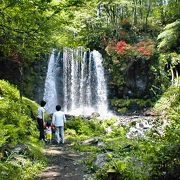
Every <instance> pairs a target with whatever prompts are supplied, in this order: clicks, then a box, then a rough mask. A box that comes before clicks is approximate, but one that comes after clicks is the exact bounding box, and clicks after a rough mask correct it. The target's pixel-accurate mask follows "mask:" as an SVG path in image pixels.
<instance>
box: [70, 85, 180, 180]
mask: <svg viewBox="0 0 180 180" xmlns="http://www.w3.org/2000/svg"><path fill="white" fill-rule="evenodd" d="M179 98H180V89H179V87H170V88H169V89H168V90H167V91H166V92H165V93H164V94H163V95H162V97H161V98H160V99H159V100H158V101H157V102H156V104H155V106H154V109H155V110H156V111H157V112H159V114H161V115H162V116H160V117H159V119H157V122H156V124H161V123H162V122H163V121H165V122H168V126H166V128H165V129H164V132H163V135H162V134H161V135H160V134H157V131H158V129H156V126H155V127H154V129H152V131H150V132H148V133H147V134H146V136H145V138H143V139H141V138H136V139H127V137H126V133H127V132H128V129H129V128H128V127H127V126H125V127H122V126H114V123H115V122H116V119H109V120H104V121H103V122H102V123H101V124H100V126H102V127H104V128H107V127H110V128H111V129H112V131H111V132H109V133H107V134H103V135H99V136H100V138H99V140H100V141H101V142H103V146H95V145H83V143H81V141H82V140H83V139H80V138H79V135H80V136H81V137H82V136H83V134H84V135H85V136H84V137H86V139H88V136H87V134H88V133H86V132H85V133H84V132H83V131H82V130H81V128H80V127H78V126H77V124H76V123H75V122H73V123H72V122H71V128H72V129H74V128H75V129H76V132H75V131H72V132H73V133H72V136H76V138H75V139H78V141H76V142H75V143H74V147H75V149H76V150H79V151H84V152H87V151H88V152H91V154H92V156H91V158H89V159H87V161H86V162H84V163H86V164H87V165H88V167H89V170H91V172H92V173H94V176H93V179H97V180H98V179H102V180H106V179H108V177H109V176H110V174H114V175H116V176H117V177H120V178H121V179H128V180H135V179H144V180H146V179H178V177H179V171H178V169H179V167H180V161H179V156H180V154H179V152H180V151H179V150H180V149H179V148H180V146H179V137H180V123H179V115H180V102H179ZM136 101H137V100H136ZM120 102H121V104H122V103H123V101H119V102H118V101H114V103H115V104H116V103H117V104H116V105H118V104H119V103H120ZM130 102H131V100H130V101H129V102H126V103H125V102H124V104H125V105H126V106H127V105H129V104H130ZM139 104H141V105H142V106H144V105H147V104H148V105H151V106H152V102H151V101H149V100H147V101H141V100H140V101H139ZM161 118H162V119H161ZM74 121H78V122H80V123H81V125H83V127H84V126H85V125H84V124H83V123H82V122H81V121H82V120H80V119H78V120H74ZM83 121H84V120H83ZM88 123H90V121H86V126H87V127H89V125H88ZM77 127H78V128H77ZM85 129H86V130H87V128H85ZM79 130H80V131H79ZM68 131H69V130H68ZM78 132H80V133H78ZM97 134H98V133H97ZM103 152H104V155H105V156H106V160H104V161H105V162H104V166H103V167H101V168H100V167H98V166H95V164H94V163H93V162H94V161H95V156H96V154H97V153H103Z"/></svg>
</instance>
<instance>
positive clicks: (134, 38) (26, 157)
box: [0, 0, 180, 179]
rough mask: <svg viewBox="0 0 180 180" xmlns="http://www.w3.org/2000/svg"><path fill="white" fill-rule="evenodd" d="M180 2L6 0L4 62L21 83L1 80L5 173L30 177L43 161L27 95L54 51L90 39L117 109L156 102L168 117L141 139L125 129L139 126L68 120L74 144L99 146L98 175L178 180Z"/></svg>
mask: <svg viewBox="0 0 180 180" xmlns="http://www.w3.org/2000/svg"><path fill="white" fill-rule="evenodd" d="M179 9H180V3H179V1H178V0H167V1H165V0H61V1H58V0H31V1H29V0H2V1H0V60H1V61H3V62H4V61H5V62H6V61H7V62H13V63H15V64H16V67H17V69H18V70H17V72H18V73H17V74H16V73H14V76H15V77H17V79H18V81H19V84H18V89H19V90H20V92H19V91H18V90H17V89H16V88H15V87H14V86H12V85H10V84H9V83H7V82H5V81H0V107H1V108H0V127H1V129H0V160H1V161H0V172H1V174H0V175H1V177H0V178H2V179H7V177H8V178H9V179H15V178H16V177H17V178H19V179H21V178H23V179H31V178H32V177H33V176H34V175H35V174H36V172H37V171H38V170H39V169H40V168H41V167H42V166H43V158H42V153H41V147H42V144H40V143H39V142H38V141H37V131H36V130H37V129H36V125H35V123H34V121H33V117H34V114H35V112H36V110H37V104H36V103H35V102H33V101H31V100H29V99H27V98H24V97H23V95H24V94H25V95H27V96H28V97H31V96H32V95H33V94H34V84H35V83H36V82H37V81H38V85H39V86H40V84H41V83H42V82H39V81H40V79H42V76H41V77H39V76H37V74H38V73H37V72H38V71H40V72H41V71H43V70H44V67H42V66H43V63H44V62H45V64H47V63H46V61H47V59H48V54H49V53H50V52H51V50H52V49H53V48H56V49H62V48H63V47H65V46H68V47H72V48H74V47H77V46H86V47H87V48H89V49H97V50H99V51H100V52H101V53H102V55H103V57H104V67H105V69H106V74H107V75H108V80H109V81H108V86H109V89H110V90H111V92H114V93H112V94H110V95H109V99H110V101H111V102H110V104H111V106H112V107H114V111H116V112H117V113H120V114H124V113H130V112H135V111H137V110H138V111H140V110H142V109H146V108H149V107H154V108H153V110H154V112H155V114H158V115H159V116H157V120H156V121H155V122H153V123H154V124H153V128H152V129H151V131H148V132H147V133H146V134H145V135H144V138H135V139H134V138H133V139H131V138H127V136H126V135H127V133H128V132H129V130H130V129H131V126H134V124H133V123H132V124H131V123H129V124H128V123H127V124H126V125H123V126H117V125H115V124H116V119H110V120H105V121H101V120H97V119H91V120H88V121H87V120H86V119H84V118H81V117H78V118H74V119H72V120H71V121H68V123H67V126H66V136H67V137H68V138H69V139H70V140H71V141H73V147H74V148H75V149H76V150H79V151H89V152H91V153H92V156H91V157H89V158H88V159H87V160H86V163H87V164H88V165H89V167H90V170H91V172H92V173H94V179H107V177H108V176H109V174H114V176H120V177H121V178H122V179H178V178H179V176H180V175H179V174H178V173H179V171H178V169H179V166H180V165H179V164H180V162H179V152H180V151H179V150H180V149H179V148H180V147H179V141H178V140H179V132H180V129H179V121H178V119H179V116H180V104H179V99H180V93H179V92H180V89H179V81H180V79H179V73H180V10H179ZM40 65H41V68H39V66H40ZM24 84H25V85H26V86H24ZM24 87H26V88H24ZM20 97H21V98H20ZM109 129H111V131H110V132H109ZM89 138H91V139H90V140H89V141H87V140H88V139H89ZM98 142H100V144H101V145H98ZM19 148H20V150H21V149H24V150H23V151H20V152H19V151H17V149H19ZM101 153H102V154H103V156H104V157H105V159H106V160H105V163H104V164H103V166H102V167H101V168H99V167H98V166H97V165H96V163H95V164H94V162H95V160H96V155H98V154H101Z"/></svg>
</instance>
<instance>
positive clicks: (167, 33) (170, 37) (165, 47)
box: [158, 20, 180, 52]
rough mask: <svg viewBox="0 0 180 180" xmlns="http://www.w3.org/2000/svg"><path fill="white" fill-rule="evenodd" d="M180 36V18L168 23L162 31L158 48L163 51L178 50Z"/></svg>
mask: <svg viewBox="0 0 180 180" xmlns="http://www.w3.org/2000/svg"><path fill="white" fill-rule="evenodd" d="M179 38H180V20H176V21H175V22H173V23H171V24H168V25H167V26H166V27H165V28H164V31H163V32H162V33H160V34H159V36H158V40H159V41H160V42H159V45H158V49H159V50H160V51H162V52H167V51H172V50H175V51H177V50H178V46H179Z"/></svg>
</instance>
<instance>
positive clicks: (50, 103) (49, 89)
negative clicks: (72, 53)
mask: <svg viewBox="0 0 180 180" xmlns="http://www.w3.org/2000/svg"><path fill="white" fill-rule="evenodd" d="M58 57H59V54H58V55H57V56H55V51H54V50H53V52H52V53H51V56H50V59H49V63H48V70H47V75H46V80H45V90H44V100H45V101H46V106H45V108H46V109H47V110H48V112H49V113H53V112H54V111H55V104H57V102H58V97H57V92H56V81H55V77H56V71H55V66H56V60H57V59H58Z"/></svg>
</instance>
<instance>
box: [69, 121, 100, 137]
mask: <svg viewBox="0 0 180 180" xmlns="http://www.w3.org/2000/svg"><path fill="white" fill-rule="evenodd" d="M66 128H67V129H74V130H75V131H76V133H77V134H78V135H81V134H83V135H86V136H89V137H91V136H96V135H100V134H102V133H103V128H102V127H101V126H100V124H99V123H98V122H97V121H95V120H89V121H87V120H86V119H83V118H81V117H75V118H72V119H71V120H69V121H67V123H66Z"/></svg>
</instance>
